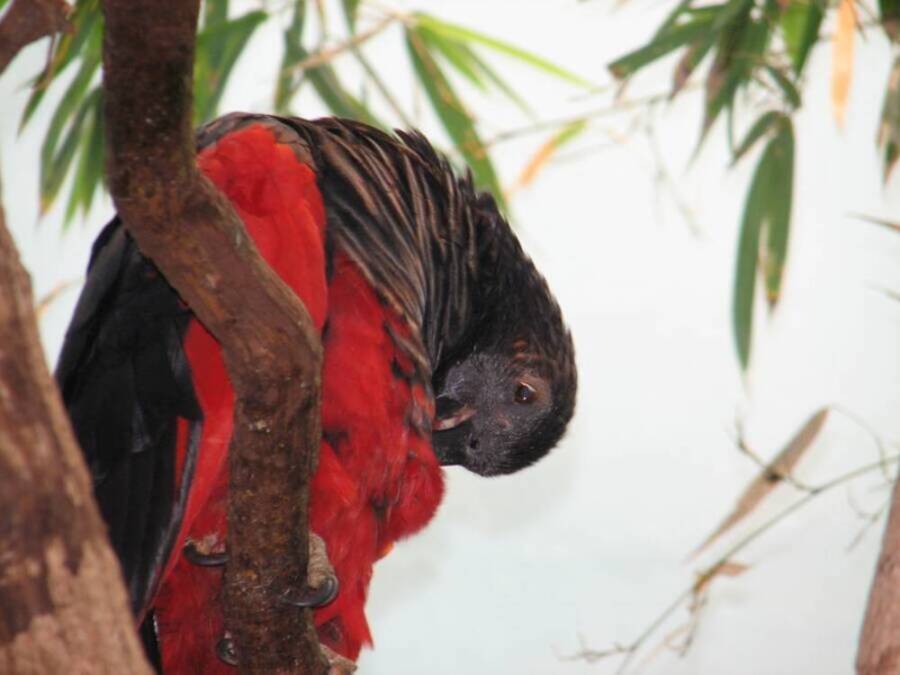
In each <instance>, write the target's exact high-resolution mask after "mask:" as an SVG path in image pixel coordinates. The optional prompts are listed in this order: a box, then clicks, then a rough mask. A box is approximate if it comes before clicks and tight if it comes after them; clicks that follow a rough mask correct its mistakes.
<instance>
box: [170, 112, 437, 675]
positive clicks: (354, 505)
mask: <svg viewBox="0 0 900 675" xmlns="http://www.w3.org/2000/svg"><path fill="white" fill-rule="evenodd" d="M198 163H199V165H200V167H201V169H202V170H203V171H204V172H205V173H206V175H207V176H208V177H209V178H210V179H211V180H212V181H213V182H214V183H215V184H216V186H217V187H218V188H219V189H220V190H222V192H223V193H224V194H225V195H226V196H227V197H228V198H229V199H230V200H231V201H232V203H233V204H234V207H235V209H236V210H237V211H238V213H239V215H240V216H241V218H242V219H243V221H244V223H245V225H246V227H247V230H248V231H249V233H250V235H251V236H252V237H253V239H254V241H255V242H256V245H257V247H258V248H259V250H260V253H261V254H262V256H263V257H264V258H265V259H266V261H267V262H268V263H269V264H270V265H271V266H272V267H273V269H274V270H275V271H276V272H277V273H278V274H279V276H280V277H281V278H282V279H283V280H284V281H285V282H286V283H287V284H288V285H289V286H290V287H291V288H292V289H293V290H294V292H295V293H297V295H298V296H299V297H300V298H301V299H302V300H303V302H304V303H305V304H306V308H307V310H308V311H309V313H310V315H311V317H312V319H313V322H314V323H315V325H316V327H317V328H318V329H319V330H320V331H321V330H322V329H323V327H324V326H325V323H326V319H327V329H326V331H325V334H324V337H323V345H324V349H325V351H324V355H325V356H324V363H323V373H322V401H323V403H322V426H323V432H324V440H323V442H322V444H321V447H320V458H319V468H318V470H317V472H316V474H315V476H314V478H313V482H312V486H311V488H312V489H311V498H310V525H311V527H312V529H313V530H314V531H315V532H317V533H318V534H319V535H320V536H322V537H323V539H324V540H325V542H326V545H327V547H328V554H329V558H330V559H331V561H332V564H333V565H334V566H335V570H336V573H337V575H338V579H339V581H340V584H341V591H340V594H339V595H338V598H337V599H336V600H335V601H334V602H333V603H332V604H331V605H329V606H328V607H325V608H322V609H320V610H317V611H316V612H315V620H316V624H317V626H319V632H320V638H321V639H322V641H323V642H325V643H326V644H328V645H329V646H330V647H332V648H333V649H335V650H336V651H338V652H339V653H342V654H344V655H345V656H347V657H349V658H352V659H355V658H356V657H357V656H358V654H359V650H360V647H361V646H362V645H364V644H370V643H371V636H370V634H369V628H368V624H367V622H366V619H365V614H364V605H365V599H366V593H367V589H368V585H369V580H370V578H371V574H372V565H373V563H374V562H375V561H376V560H377V559H378V558H379V557H380V556H381V555H383V554H385V553H386V552H387V550H389V549H390V547H391V546H392V545H393V543H394V541H396V540H397V539H398V538H400V537H403V536H407V535H409V534H412V533H413V532H415V531H416V530H418V529H420V528H421V527H422V526H424V525H425V523H427V522H428V520H430V518H431V517H432V515H433V514H434V511H435V509H436V508H437V505H438V503H439V502H440V499H441V496H442V493H443V479H442V473H441V469H440V466H439V465H438V463H437V460H436V458H435V457H434V453H433V452H432V449H431V446H430V443H429V441H428V440H427V439H425V438H422V437H421V436H420V435H418V434H417V433H416V432H415V431H413V430H412V429H411V428H410V426H409V425H408V423H407V421H408V419H409V414H410V411H411V410H412V409H413V408H418V409H419V410H420V411H424V413H425V414H426V415H427V416H428V417H430V416H431V415H432V413H433V408H432V404H431V401H430V398H429V397H428V396H427V394H426V392H425V391H424V390H423V389H422V387H421V386H418V385H415V386H414V385H411V384H410V383H409V382H408V381H406V380H404V379H401V378H398V377H396V375H395V373H394V371H393V370H392V362H393V361H394V360H395V359H396V360H397V361H398V362H403V361H404V357H403V355H402V354H399V353H398V352H397V350H396V347H395V345H394V343H393V341H392V340H391V339H390V337H389V335H388V333H387V332H386V326H388V325H389V326H390V327H391V329H392V330H394V331H395V332H397V333H400V334H404V333H407V332H408V329H407V328H406V326H405V324H403V323H402V321H401V320H400V319H399V318H398V317H396V316H395V315H393V313H392V312H390V311H389V310H387V309H386V307H385V306H384V305H383V304H382V303H380V302H379V300H378V297H377V295H376V294H375V292H374V290H373V289H372V288H371V287H370V286H369V285H368V283H367V282H366V281H365V280H364V278H363V276H362V274H361V273H360V271H359V269H358V268H357V267H356V265H355V264H354V263H353V262H352V261H350V260H348V259H347V258H345V257H343V256H341V255H340V254H339V255H338V256H337V257H336V259H335V261H334V274H333V276H332V278H331V280H330V283H328V282H327V281H326V275H325V246H324V238H325V211H324V207H323V203H322V198H321V195H320V193H319V191H318V187H317V186H316V182H315V174H314V173H313V171H312V170H311V169H310V168H309V167H308V166H306V165H305V164H302V163H301V162H299V161H298V160H297V159H296V157H295V155H294V154H293V152H292V150H291V149H290V148H289V147H288V146H286V145H279V144H277V143H276V142H275V138H274V136H273V134H272V132H271V131H270V130H269V129H268V128H266V127H265V126H263V125H252V126H249V127H245V128H243V129H241V130H239V131H237V132H235V133H232V134H230V135H228V136H226V137H224V138H223V139H221V140H220V141H219V142H218V143H216V144H215V145H214V146H211V147H209V148H207V149H205V150H204V151H203V152H201V153H200V156H199V158H198ZM185 351H186V354H187V358H188V361H189V363H190V366H191V370H192V375H193V381H194V387H195V391H196V394H197V398H198V400H199V402H200V405H201V407H202V409H203V413H204V423H203V433H202V436H201V440H200V447H199V455H198V460H197V465H196V468H195V471H194V477H193V481H192V483H191V489H190V495H189V498H188V504H187V508H186V511H185V516H184V520H183V522H182V526H181V530H180V532H179V536H178V540H177V542H176V545H175V548H174V549H173V555H172V557H171V559H170V560H169V562H168V564H167V566H166V568H165V570H164V573H163V576H162V582H161V585H160V590H159V592H158V594H157V597H156V599H155V600H154V602H153V607H154V610H155V612H156V619H157V627H158V632H159V639H160V647H161V651H162V657H163V668H164V671H165V672H166V673H169V674H172V673H217V672H222V673H233V672H234V670H233V669H232V668H230V667H228V666H226V665H225V664H223V663H222V662H220V661H219V660H218V658H217V657H216V656H215V645H216V642H217V641H218V640H219V638H220V637H221V635H222V632H223V627H222V618H221V608H220V606H219V591H220V587H221V578H222V572H221V569H210V568H201V567H196V566H194V565H192V564H190V563H189V562H188V561H187V560H185V558H184V556H182V555H181V549H182V547H183V545H184V541H185V540H186V539H188V538H189V539H192V540H194V541H198V542H204V543H215V544H216V545H217V546H218V547H219V548H221V547H222V546H223V545H224V541H225V528H226V512H227V485H228V471H227V449H228V442H229V439H230V437H231V429H232V412H233V401H234V395H233V392H232V389H231V386H230V383H229V381H228V378H227V375H226V372H225V368H224V364H223V362H222V358H221V353H220V350H219V347H218V344H217V343H216V341H215V339H214V338H213V337H212V336H211V335H210V334H209V333H208V332H207V331H206V330H205V329H204V328H203V327H202V326H201V325H200V324H199V323H198V322H196V321H195V322H192V323H191V325H190V326H189V328H188V331H187V335H186V337H185ZM179 431H180V433H179V443H178V448H177V453H178V454H177V461H176V465H177V467H178V469H177V472H178V473H177V475H180V473H181V467H182V466H183V463H184V456H185V448H186V439H187V429H186V425H185V424H184V423H183V422H180V426H179Z"/></svg>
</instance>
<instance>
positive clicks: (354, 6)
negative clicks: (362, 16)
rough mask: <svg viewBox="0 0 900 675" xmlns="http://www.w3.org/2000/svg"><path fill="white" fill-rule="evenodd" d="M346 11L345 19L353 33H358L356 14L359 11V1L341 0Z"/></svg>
mask: <svg viewBox="0 0 900 675" xmlns="http://www.w3.org/2000/svg"><path fill="white" fill-rule="evenodd" d="M341 6H342V7H343V9H344V19H346V21H347V27H348V28H349V29H350V32H351V33H355V32H356V13H357V11H358V10H359V0H341Z"/></svg>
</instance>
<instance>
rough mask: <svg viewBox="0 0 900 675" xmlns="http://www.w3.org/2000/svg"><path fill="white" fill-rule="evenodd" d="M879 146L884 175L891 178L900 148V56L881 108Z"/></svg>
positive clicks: (893, 68)
mask: <svg viewBox="0 0 900 675" xmlns="http://www.w3.org/2000/svg"><path fill="white" fill-rule="evenodd" d="M877 142H878V145H879V146H880V147H881V149H882V156H883V160H884V161H883V163H882V175H883V176H884V180H887V179H888V176H890V173H891V169H893V168H894V164H895V162H896V161H897V155H898V153H897V149H898V148H900V56H898V57H896V58H895V59H894V65H893V66H892V67H891V73H890V75H889V76H888V86H887V91H885V94H884V103H883V104H882V106H881V122H880V124H879V126H878V139H877Z"/></svg>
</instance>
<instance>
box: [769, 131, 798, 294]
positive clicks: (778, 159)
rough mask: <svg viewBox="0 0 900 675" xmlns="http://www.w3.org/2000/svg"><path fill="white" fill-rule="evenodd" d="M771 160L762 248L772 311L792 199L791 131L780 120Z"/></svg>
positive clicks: (792, 137)
mask: <svg viewBox="0 0 900 675" xmlns="http://www.w3.org/2000/svg"><path fill="white" fill-rule="evenodd" d="M769 147H770V148H771V150H770V151H771V154H772V159H771V163H770V166H769V171H770V172H771V176H770V179H771V181H772V183H771V187H770V190H769V200H768V204H769V209H768V217H767V218H766V224H765V239H766V248H765V253H764V256H765V258H764V260H763V271H764V275H765V280H766V300H767V301H768V303H769V309H774V308H775V305H776V304H778V299H779V297H780V296H781V279H782V276H783V274H784V263H785V260H786V259H787V247H788V239H789V238H790V226H791V205H792V204H793V197H794V128H793V125H792V124H791V120H790V118H788V117H784V118H783V119H782V120H781V124H780V125H779V131H778V134H777V135H776V136H775V138H773V139H772V141H771V142H770V144H769Z"/></svg>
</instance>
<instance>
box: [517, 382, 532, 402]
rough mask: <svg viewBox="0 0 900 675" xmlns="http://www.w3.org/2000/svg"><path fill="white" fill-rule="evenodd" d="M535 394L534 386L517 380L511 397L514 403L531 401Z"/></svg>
mask: <svg viewBox="0 0 900 675" xmlns="http://www.w3.org/2000/svg"><path fill="white" fill-rule="evenodd" d="M535 394H536V392H535V391H534V387H532V386H530V385H527V384H525V383H524V382H519V384H518V385H516V392H515V394H514V395H513V399H514V400H515V402H516V403H532V402H533V401H534V398H535Z"/></svg>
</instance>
